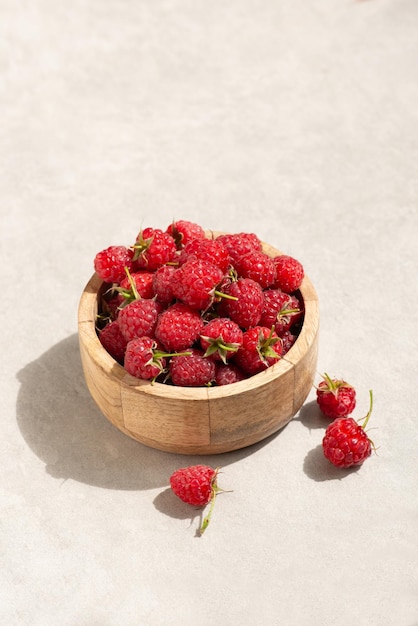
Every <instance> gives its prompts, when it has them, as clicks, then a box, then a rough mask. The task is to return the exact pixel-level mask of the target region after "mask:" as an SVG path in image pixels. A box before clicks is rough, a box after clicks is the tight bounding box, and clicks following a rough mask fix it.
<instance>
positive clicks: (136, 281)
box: [117, 271, 155, 306]
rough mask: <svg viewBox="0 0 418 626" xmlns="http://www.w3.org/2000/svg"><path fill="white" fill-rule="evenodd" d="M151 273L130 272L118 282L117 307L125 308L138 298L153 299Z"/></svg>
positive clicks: (152, 276)
mask: <svg viewBox="0 0 418 626" xmlns="http://www.w3.org/2000/svg"><path fill="white" fill-rule="evenodd" d="M153 278H154V273H153V272H146V271H139V272H132V274H131V273H129V274H128V276H125V278H124V279H123V280H121V281H120V284H119V287H118V289H117V291H118V302H119V306H121V305H122V306H126V305H127V304H129V302H133V300H138V299H139V298H146V299H150V298H153V297H154V295H155V294H154V288H153V284H152V282H153Z"/></svg>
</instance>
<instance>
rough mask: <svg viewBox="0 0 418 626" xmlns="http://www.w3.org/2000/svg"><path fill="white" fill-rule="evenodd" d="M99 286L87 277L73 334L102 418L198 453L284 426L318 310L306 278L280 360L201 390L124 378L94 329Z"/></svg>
mask: <svg viewBox="0 0 418 626" xmlns="http://www.w3.org/2000/svg"><path fill="white" fill-rule="evenodd" d="M215 234H218V233H215ZM263 248H264V250H265V251H266V252H267V253H268V254H270V255H271V256H275V255H277V254H280V252H279V251H278V250H276V249H275V248H273V247H272V246H270V245H268V244H263ZM102 286H103V283H102V281H101V280H100V279H99V277H98V276H97V275H96V274H94V275H93V276H92V277H91V279H90V280H89V282H88V284H87V285H86V287H85V289H84V291H83V293H82V296H81V299H80V304H79V312H78V334H79V343H80V354H81V360H82V366H83V371H84V376H85V380H86V384H87V386H88V388H89V391H90V393H91V395H92V397H93V399H94V400H95V402H96V404H97V405H98V407H99V408H100V410H101V411H102V413H103V414H104V415H105V416H106V417H107V419H109V420H110V421H111V422H112V423H113V424H114V425H115V426H116V427H117V428H118V429H119V430H121V431H122V432H123V433H125V434H126V435H128V436H130V437H132V438H133V439H136V440H137V441H139V442H141V443H143V444H145V445H147V446H150V447H153V448H157V449H160V450H164V451H167V452H175V453H180V454H205V455H207V454H218V453H222V452H228V451H231V450H235V449H239V448H242V447H245V446H249V445H251V444H253V443H256V442H258V441H261V440H262V439H264V438H266V437H268V436H269V435H271V434H273V433H275V432H276V431H278V430H279V429H280V428H282V427H283V426H284V425H285V424H287V423H288V422H289V421H290V420H291V419H292V418H293V416H294V415H295V414H296V413H297V411H298V410H299V409H300V407H301V406H302V404H303V402H304V401H305V399H306V397H307V395H308V393H309V391H310V389H311V388H312V384H313V380H314V376H315V372H316V363H317V353H318V334H319V310H318V299H317V295H316V293H315V289H314V287H313V285H312V283H311V282H310V280H309V278H308V277H306V276H305V278H304V280H303V283H302V285H301V288H300V294H301V296H302V299H303V302H304V306H305V318H304V323H303V326H302V329H301V332H300V335H299V337H298V339H297V341H296V342H295V344H294V345H293V346H292V348H291V349H290V350H289V352H288V353H287V354H286V355H285V357H284V358H283V359H281V360H280V361H278V362H277V363H276V364H275V365H273V366H272V367H269V368H268V369H266V370H265V371H264V372H261V373H260V374H257V375H255V376H252V377H251V378H249V379H247V380H244V381H241V382H238V383H234V384H232V385H225V386H222V387H209V388H206V387H202V388H184V387H174V386H172V385H164V384H162V383H154V384H152V383H151V382H149V381H142V380H138V379H136V378H134V377H132V376H130V375H129V374H128V373H127V372H126V370H124V368H123V367H122V366H120V365H119V364H118V363H116V361H114V360H113V359H112V357H111V356H110V355H109V354H108V353H107V352H106V350H104V348H103V347H102V345H101V343H100V341H99V339H98V336H97V333H96V329H95V320H96V315H97V307H98V293H99V292H100V289H101V288H102Z"/></svg>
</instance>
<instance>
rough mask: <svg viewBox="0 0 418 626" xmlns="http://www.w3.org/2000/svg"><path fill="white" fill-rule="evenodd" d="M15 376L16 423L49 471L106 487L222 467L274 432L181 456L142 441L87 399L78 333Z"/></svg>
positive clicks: (161, 482)
mask: <svg viewBox="0 0 418 626" xmlns="http://www.w3.org/2000/svg"><path fill="white" fill-rule="evenodd" d="M17 378H18V380H19V381H20V383H21V385H20V390H19V394H18V399H17V422H18V425H19V428H20V431H21V433H22V436H23V438H24V439H25V441H26V443H27V444H28V446H29V447H30V448H31V450H32V451H33V452H34V453H35V454H36V455H37V456H38V457H39V458H40V459H41V460H42V461H43V462H44V463H45V466H46V471H47V472H48V474H50V475H51V476H53V477H54V478H57V479H60V480H67V479H70V480H75V481H78V482H82V483H86V484H90V485H94V486H98V487H103V488H107V489H120V490H144V489H153V488H157V487H162V486H167V485H168V483H169V477H170V475H171V474H172V472H173V471H174V470H176V469H177V468H178V467H182V466H184V465H194V464H198V463H203V464H208V465H213V466H215V465H216V466H227V465H230V464H232V463H236V462H237V461H240V460H241V459H243V458H245V457H246V456H248V455H251V454H253V453H254V452H256V451H257V450H259V449H260V448H261V447H263V446H265V445H268V443H269V442H270V441H271V440H272V439H273V438H275V437H276V436H277V435H278V433H276V434H274V435H271V436H270V437H268V438H267V439H264V440H263V441H261V442H259V443H256V444H254V445H252V446H249V447H247V448H242V449H241V450H236V451H234V452H228V453H224V454H219V455H212V456H184V455H180V454H172V453H168V452H162V451H159V450H155V449H153V448H148V447H147V446H144V445H143V444H141V443H139V442H137V441H135V440H133V439H131V438H130V437H128V436H126V435H124V434H123V433H122V432H120V431H119V430H118V429H117V428H116V427H115V426H113V425H112V424H111V423H110V422H109V421H108V420H107V419H106V418H105V417H104V416H103V415H102V413H101V412H100V410H99V409H98V408H97V406H96V404H95V403H94V401H93V399H92V398H91V396H90V393H89V391H88V389H87V385H86V383H85V380H84V375H83V370H82V366H81V360H80V352H79V345H78V336H77V334H73V335H71V336H69V337H67V338H66V339H63V340H62V341H60V342H59V343H57V344H55V345H54V346H52V348H50V349H49V350H48V351H46V352H45V353H44V354H42V355H41V356H40V357H39V358H38V359H36V360H35V361H32V362H31V363H28V364H27V365H26V366H25V367H24V368H23V369H22V370H20V371H19V372H18V374H17ZM279 432H280V431H279Z"/></svg>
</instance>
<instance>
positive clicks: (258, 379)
mask: <svg viewBox="0 0 418 626" xmlns="http://www.w3.org/2000/svg"><path fill="white" fill-rule="evenodd" d="M208 232H209V233H210V234H211V235H214V236H217V235H218V234H222V233H220V232H217V231H206V233H208ZM261 243H262V248H263V251H264V252H267V254H269V256H278V255H282V254H284V253H283V252H280V251H279V250H278V249H276V248H274V247H273V246H271V245H270V244H267V243H265V242H261ZM105 284H106V283H105V282H104V281H103V280H102V279H101V278H100V277H99V276H98V275H97V273H96V272H94V273H93V275H92V276H91V277H90V279H89V281H88V282H87V284H86V286H85V287H84V289H83V292H82V294H81V297H80V301H79V306H78V333H79V336H82V337H83V339H85V340H86V341H87V342H88V345H89V351H90V356H91V357H93V358H94V361H95V363H96V365H97V366H98V367H99V368H100V369H102V370H103V371H104V372H105V373H106V374H108V375H110V376H114V377H115V379H116V380H118V381H119V383H120V384H121V385H126V386H128V387H130V388H134V390H135V391H136V392H137V393H138V394H149V395H152V396H156V397H164V398H176V399H179V398H180V399H184V400H187V399H190V400H194V401H199V400H202V401H205V402H206V401H207V400H208V399H211V398H213V399H215V398H216V399H218V398H223V397H226V396H232V395H239V394H241V393H242V392H244V391H247V390H249V389H254V388H258V387H263V386H264V385H268V384H269V383H270V382H271V381H272V380H274V379H276V378H278V377H280V376H281V375H282V374H284V373H286V372H287V371H288V370H289V369H292V368H293V367H294V366H295V365H296V364H297V363H298V362H299V361H300V360H301V359H303V358H304V356H305V355H306V353H307V352H308V351H309V349H310V345H311V340H310V336H312V339H313V338H314V337H315V336H316V333H317V331H318V326H319V307H318V297H317V294H316V291H315V288H314V286H313V284H312V282H311V281H310V279H309V278H308V276H306V274H305V276H304V278H303V281H302V284H301V286H300V288H299V289H298V293H299V294H300V296H301V298H302V300H303V303H304V320H303V323H302V327H301V330H300V333H299V335H298V337H297V339H296V341H295V343H294V344H293V346H292V347H291V348H290V350H289V351H288V352H287V353H286V355H285V356H284V357H282V358H281V359H280V360H279V361H278V362H277V363H275V364H274V365H271V366H270V367H268V368H267V369H265V370H264V371H262V372H259V373H258V374H254V375H253V376H250V377H249V378H246V379H244V380H242V381H238V382H235V383H231V384H229V385H221V386H213V387H178V386H174V385H166V384H164V383H159V382H151V381H149V380H140V379H138V378H135V377H134V376H132V375H131V374H129V373H128V372H127V371H126V370H125V369H124V367H123V366H122V365H120V364H119V363H118V362H117V361H115V359H113V357H112V356H111V355H110V354H109V353H108V352H107V351H106V349H105V348H104V347H103V346H102V344H101V342H100V340H99V337H98V335H97V332H96V316H97V311H98V297H97V296H98V293H99V292H100V290H101V289H102V288H103V286H104V285H105ZM90 348H91V349H90Z"/></svg>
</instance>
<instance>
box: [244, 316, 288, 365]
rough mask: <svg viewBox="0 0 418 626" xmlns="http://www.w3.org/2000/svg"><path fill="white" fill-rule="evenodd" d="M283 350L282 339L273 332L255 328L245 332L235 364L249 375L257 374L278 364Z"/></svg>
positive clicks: (263, 328) (268, 329) (259, 327)
mask: <svg viewBox="0 0 418 626" xmlns="http://www.w3.org/2000/svg"><path fill="white" fill-rule="evenodd" d="M282 350H283V348H282V342H281V340H280V337H278V336H277V334H276V333H275V332H274V331H273V330H271V329H270V328H266V327H264V326H254V328H250V329H248V330H246V331H245V332H244V334H243V338H242V346H241V348H240V349H239V350H238V352H237V353H236V355H235V357H234V362H235V363H236V364H237V365H238V366H239V367H240V368H241V369H242V370H243V371H244V372H246V373H247V374H251V375H252V374H257V373H258V372H262V371H263V370H265V369H266V368H267V367H270V365H273V364H274V363H276V361H278V360H279V359H280V356H281V354H282Z"/></svg>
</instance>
